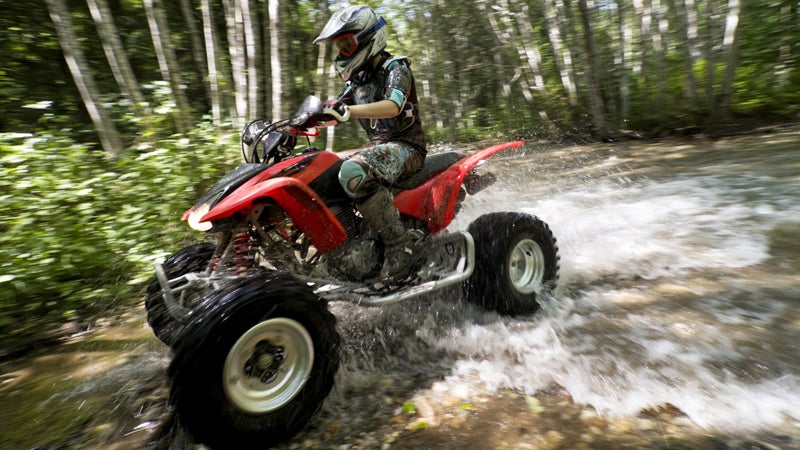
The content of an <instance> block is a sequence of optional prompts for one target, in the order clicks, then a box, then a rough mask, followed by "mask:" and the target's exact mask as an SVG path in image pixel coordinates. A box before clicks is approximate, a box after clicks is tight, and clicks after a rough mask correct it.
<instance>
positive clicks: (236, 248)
mask: <svg viewBox="0 0 800 450" xmlns="http://www.w3.org/2000/svg"><path fill="white" fill-rule="evenodd" d="M254 261H255V258H253V252H252V251H251V249H250V234H249V233H247V232H245V233H239V234H237V235H236V236H234V237H233V255H232V257H231V264H232V265H233V269H234V272H236V274H237V275H239V274H241V273H243V272H246V271H248V270H250V269H251V268H252V267H253V262H254Z"/></svg>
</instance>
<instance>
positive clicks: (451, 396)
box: [0, 128, 800, 449]
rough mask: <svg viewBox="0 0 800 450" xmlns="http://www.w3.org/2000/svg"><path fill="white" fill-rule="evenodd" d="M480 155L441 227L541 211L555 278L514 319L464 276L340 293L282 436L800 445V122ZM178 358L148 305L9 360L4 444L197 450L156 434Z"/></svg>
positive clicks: (292, 444) (513, 443) (321, 440)
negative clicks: (705, 135)
mask: <svg viewBox="0 0 800 450" xmlns="http://www.w3.org/2000/svg"><path fill="white" fill-rule="evenodd" d="M492 168H493V169H494V172H495V173H496V174H498V178H499V181H498V182H497V183H496V184H495V185H493V186H492V187H490V188H489V189H487V190H485V191H483V192H481V193H479V194H477V195H476V196H475V197H473V198H469V199H467V202H466V203H465V205H464V208H463V209H462V211H461V212H460V215H459V216H458V217H457V218H456V220H455V221H454V222H453V224H452V225H451V226H450V228H452V229H464V228H466V227H467V225H468V224H469V223H470V221H471V220H473V219H475V218H476V217H478V216H479V215H481V214H485V213H487V212H492V211H522V212H527V213H531V214H535V215H537V216H539V217H540V218H542V219H543V220H544V221H546V222H547V223H548V224H549V225H550V227H551V229H552V230H553V232H554V234H555V236H556V237H557V239H558V244H559V250H560V255H561V276H560V283H559V287H558V289H557V290H556V292H555V293H554V294H553V295H552V297H550V298H547V299H546V300H545V301H544V302H543V305H542V309H541V310H540V311H539V312H537V313H536V314H534V315H532V316H527V317H514V318H510V317H503V316H499V315H497V314H495V313H491V312H487V311H484V310H482V309H480V308H478V307H475V306H473V305H469V304H466V303H465V302H464V301H463V299H462V298H461V296H460V294H459V292H447V293H444V294H437V295H435V296H434V295H432V296H427V297H423V298H420V299H417V300H413V301H408V302H405V303H401V304H397V305H392V306H388V307H383V308H367V307H360V306H357V305H355V304H351V303H344V302H333V303H332V304H331V308H332V310H333V312H334V313H335V314H336V316H337V318H338V320H339V324H338V327H339V331H340V333H341V335H342V341H343V348H342V364H341V368H340V370H339V373H338V374H337V379H336V384H335V386H334V388H333V391H332V392H331V394H330V396H329V397H328V399H327V400H326V401H325V404H324V406H323V408H322V410H321V412H320V413H319V415H318V416H317V417H316V418H315V419H314V420H312V422H311V423H310V424H309V425H308V426H307V427H306V430H304V431H303V432H302V433H300V434H299V435H297V436H296V437H295V438H294V439H292V440H291V441H289V442H287V443H286V444H284V445H282V446H281V448H284V449H299V448H326V449H327V448H335V449H389V448H393V449H405V448H459V449H574V448H632V449H633V448H664V449H667V448H669V449H676V448H677V449H725V448H741V449H745V448H746V449H797V448H800V348H799V347H800V129H798V128H794V129H792V128H787V129H783V130H780V132H775V133H768V134H759V135H747V136H739V137H730V138H724V139H718V140H713V141H712V140H703V139H696V140H692V139H688V138H687V139H686V140H674V139H670V140H655V141H631V142H621V143H603V144H589V145H575V146H572V145H570V146H552V145H544V144H535V143H531V144H528V145H526V146H525V147H524V148H523V149H521V150H519V151H516V152H514V153H511V154H507V155H502V156H497V157H494V158H492ZM190 201H191V199H190ZM170 357H171V355H170V351H169V350H168V349H167V347H166V346H164V345H163V344H161V343H160V342H159V341H158V340H156V338H155V337H154V336H153V334H152V331H151V330H150V329H149V328H148V326H147V325H146V322H145V318H144V310H143V306H141V305H140V306H139V307H138V308H136V309H132V310H130V311H125V312H123V313H121V314H118V315H116V316H114V317H110V318H108V319H106V320H104V321H101V322H99V323H97V324H95V325H94V326H93V327H92V328H91V329H88V330H86V331H85V332H83V333H80V334H79V335H76V336H73V337H72V338H71V339H69V340H67V341H66V342H64V343H63V344H60V345H58V346H54V347H50V348H47V349H43V350H39V351H37V352H35V353H32V354H29V355H26V356H24V357H20V358H16V359H11V360H7V361H4V362H2V363H0V448H2V449H34V448H36V449H87V448H91V449H95V448H96V449H101V448H102V449H114V448H119V449H123V448H125V449H127V448H148V447H153V446H154V443H153V442H154V441H155V440H156V439H157V438H159V437H161V440H160V441H159V445H160V446H161V447H162V448H171V449H178V448H196V447H197V448H200V447H199V446H195V445H193V444H192V443H191V437H189V436H185V435H182V434H181V433H180V431H179V430H178V431H177V432H176V431H175V430H174V429H172V430H171V431H170V430H169V426H168V425H169V423H170V420H171V414H170V411H169V408H168V407H167V396H168V392H169V388H168V385H167V380H166V369H167V367H168V365H169V361H170ZM165 430H166V431H165ZM167 431H169V433H167ZM165 436H167V437H165Z"/></svg>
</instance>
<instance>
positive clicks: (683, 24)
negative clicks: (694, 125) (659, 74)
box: [668, 0, 700, 108]
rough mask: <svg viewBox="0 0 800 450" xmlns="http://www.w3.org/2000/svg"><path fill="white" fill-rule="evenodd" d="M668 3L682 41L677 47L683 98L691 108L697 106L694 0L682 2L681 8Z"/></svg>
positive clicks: (697, 55)
mask: <svg viewBox="0 0 800 450" xmlns="http://www.w3.org/2000/svg"><path fill="white" fill-rule="evenodd" d="M668 1H669V7H670V8H671V9H672V10H674V11H675V17H676V18H677V21H678V26H677V28H678V30H680V36H681V39H683V44H682V45H679V48H680V52H681V54H682V56H683V63H684V66H683V68H684V69H683V70H684V76H685V77H686V84H685V85H684V89H683V96H684V99H685V100H686V104H687V105H688V106H689V107H690V108H691V107H692V106H694V105H697V80H696V79H695V76H694V66H695V64H696V62H697V59H698V58H699V56H700V55H699V52H698V50H697V10H696V9H695V6H694V0H683V1H682V5H681V6H683V7H682V8H681V7H680V6H678V5H676V4H675V0H668Z"/></svg>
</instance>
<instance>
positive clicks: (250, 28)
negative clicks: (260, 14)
mask: <svg viewBox="0 0 800 450" xmlns="http://www.w3.org/2000/svg"><path fill="white" fill-rule="evenodd" d="M239 1H240V5H241V9H242V19H243V22H242V28H243V31H244V45H245V56H246V58H247V107H248V108H247V117H246V120H252V119H254V118H256V117H260V116H261V108H260V104H259V101H258V100H259V94H258V93H259V78H258V58H257V55H258V49H257V47H258V41H257V39H256V37H257V36H258V33H257V32H256V29H257V25H258V21H257V20H254V18H257V16H256V15H254V14H251V12H250V0H239Z"/></svg>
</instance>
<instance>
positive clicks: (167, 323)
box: [144, 242, 215, 347]
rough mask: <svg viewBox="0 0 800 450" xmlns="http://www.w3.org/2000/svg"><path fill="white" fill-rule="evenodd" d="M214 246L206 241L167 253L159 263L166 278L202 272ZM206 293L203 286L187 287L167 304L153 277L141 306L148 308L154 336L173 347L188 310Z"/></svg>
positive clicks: (158, 284)
mask: <svg viewBox="0 0 800 450" xmlns="http://www.w3.org/2000/svg"><path fill="white" fill-rule="evenodd" d="M214 248H215V245H214V244H211V243H207V242H205V243H201V244H194V245H190V246H188V247H185V248H183V249H182V250H180V251H179V252H177V253H175V254H174V255H172V256H170V257H169V258H167V259H166V260H165V261H164V263H163V264H162V268H163V269H164V275H165V277H166V279H167V280H172V279H175V278H178V277H181V276H184V275H186V274H187V273H192V272H202V271H204V270H205V269H206V267H207V266H208V263H209V260H210V259H211V257H212V256H213V255H214ZM185 285H186V282H182V283H177V284H175V286H174V287H176V288H178V287H186V286H185ZM203 286H205V284H203ZM205 294H206V292H205V289H202V288H198V289H193V288H192V287H188V288H186V289H184V290H181V291H180V293H179V294H177V295H176V296H175V298H173V300H174V302H173V303H174V304H170V303H169V302H168V301H167V300H166V299H165V298H164V295H163V294H162V289H161V283H159V282H158V277H157V276H154V277H153V278H152V280H150V284H149V285H148V287H147V298H146V299H145V301H144V306H145V309H146V310H147V323H149V324H150V328H152V329H153V333H154V334H155V335H156V337H158V338H159V339H161V341H162V342H163V343H165V344H167V345H169V346H170V347H174V346H175V345H176V344H177V342H178V340H179V339H180V336H181V335H182V334H183V331H184V329H185V327H186V322H187V319H188V314H189V312H190V311H191V310H192V307H193V306H194V305H196V304H197V303H198V302H199V301H200V300H201V299H202V298H203V297H205Z"/></svg>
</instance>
